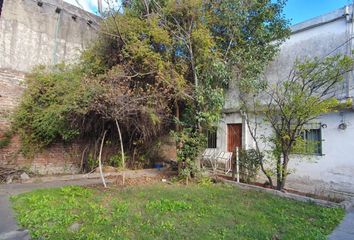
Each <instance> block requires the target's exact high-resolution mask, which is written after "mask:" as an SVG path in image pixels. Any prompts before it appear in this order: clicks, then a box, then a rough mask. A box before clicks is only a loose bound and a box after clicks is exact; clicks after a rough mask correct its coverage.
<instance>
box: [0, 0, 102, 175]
mask: <svg viewBox="0 0 354 240" xmlns="http://www.w3.org/2000/svg"><path fill="white" fill-rule="evenodd" d="M42 2H43V5H42V6H38V5H37V1H34V0H5V1H4V5H3V9H2V14H1V17H0V137H2V136H3V134H4V133H5V132H6V131H7V130H8V129H9V125H10V118H9V117H10V115H11V113H12V112H13V110H14V108H15V107H16V106H17V105H18V103H19V99H20V97H21V94H22V92H23V89H24V87H25V86H24V85H23V80H24V78H25V74H26V73H27V72H29V71H31V69H32V68H33V67H35V66H37V65H39V64H45V65H51V64H55V63H60V62H66V63H69V62H73V61H75V60H77V58H78V57H79V55H80V52H81V51H82V50H83V49H85V48H86V47H87V46H88V45H89V44H90V42H91V41H92V40H93V39H95V37H96V31H95V28H97V22H99V19H98V18H97V17H96V16H94V15H92V14H90V13H87V12H84V11H82V10H81V9H78V8H76V7H74V6H72V5H70V4H67V3H65V2H64V3H63V4H62V1H57V0H45V1H42ZM57 8H60V9H61V11H60V13H56V11H55V10H56V9H57ZM74 15H75V16H76V20H74V19H73V18H72V17H73V16H74ZM89 20H90V21H91V23H90V24H88V21H89ZM81 152H82V151H81V150H80V145H77V144H76V145H75V144H74V145H72V146H64V145H62V144H56V145H54V146H52V147H51V148H49V149H46V150H44V151H43V152H41V153H39V154H36V155H35V156H34V157H33V158H31V159H27V158H25V157H24V156H22V154H21V153H20V141H19V139H18V136H14V137H13V139H12V141H11V144H10V145H9V146H7V147H5V148H3V149H0V165H6V166H11V167H13V166H17V167H29V168H31V169H32V170H33V171H36V172H39V173H60V172H73V171H77V169H78V163H79V162H80V159H81Z"/></svg>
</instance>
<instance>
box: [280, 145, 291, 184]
mask: <svg viewBox="0 0 354 240" xmlns="http://www.w3.org/2000/svg"><path fill="white" fill-rule="evenodd" d="M283 158H284V159H283V165H282V169H281V170H282V181H281V186H280V189H279V190H283V189H284V187H285V183H286V177H287V175H288V174H287V172H288V162H289V153H287V152H285V153H283Z"/></svg>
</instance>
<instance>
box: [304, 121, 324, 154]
mask: <svg viewBox="0 0 354 240" xmlns="http://www.w3.org/2000/svg"><path fill="white" fill-rule="evenodd" d="M301 138H302V139H303V145H302V147H301V148H302V149H301V150H300V152H299V153H303V154H310V155H322V133H321V124H309V125H307V126H305V129H304V130H303V131H302V133H301Z"/></svg>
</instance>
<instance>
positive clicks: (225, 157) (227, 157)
mask: <svg viewBox="0 0 354 240" xmlns="http://www.w3.org/2000/svg"><path fill="white" fill-rule="evenodd" d="M216 160H217V161H218V162H220V163H222V164H224V166H225V168H224V171H225V174H228V173H229V172H231V169H232V162H231V161H232V152H220V153H219V155H218V156H217V159H216Z"/></svg>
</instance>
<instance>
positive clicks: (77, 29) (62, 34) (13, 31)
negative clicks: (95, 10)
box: [0, 0, 98, 72]
mask: <svg viewBox="0 0 354 240" xmlns="http://www.w3.org/2000/svg"><path fill="white" fill-rule="evenodd" d="M56 6H59V8H62V11H61V12H60V13H59V14H58V13H56V12H55V9H56ZM74 14H76V15H77V16H78V18H77V19H76V21H74V20H73V19H72V16H73V15H74ZM90 19H92V20H94V21H98V20H97V17H94V16H93V15H91V14H89V13H86V12H84V11H81V10H79V9H77V8H76V7H74V6H71V5H69V4H66V3H64V5H63V6H61V1H44V4H43V5H42V7H39V6H38V5H37V3H36V1H33V0H5V2H4V7H3V12H2V16H1V18H0V68H8V69H14V70H16V71H24V72H28V71H30V70H31V69H32V68H33V67H34V66H36V65H38V64H53V63H59V62H62V61H64V62H71V61H73V60H75V59H76V58H77V57H78V55H79V54H80V51H81V50H82V49H84V48H85V47H87V46H88V44H89V43H90V41H91V40H92V39H93V38H95V36H96V31H95V30H94V26H89V25H88V24H87V21H88V20H90ZM93 25H94V24H93Z"/></svg>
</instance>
